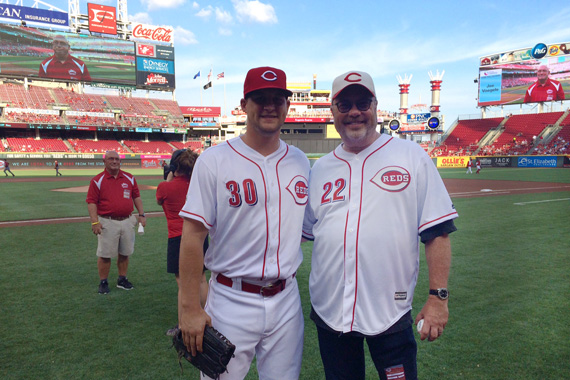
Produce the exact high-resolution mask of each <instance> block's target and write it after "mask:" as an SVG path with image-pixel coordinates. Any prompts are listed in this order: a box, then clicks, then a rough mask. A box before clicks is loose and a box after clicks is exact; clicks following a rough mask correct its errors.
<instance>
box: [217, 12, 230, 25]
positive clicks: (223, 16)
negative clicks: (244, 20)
mask: <svg viewBox="0 0 570 380" xmlns="http://www.w3.org/2000/svg"><path fill="white" fill-rule="evenodd" d="M232 19H233V17H232V15H231V14H230V12H228V11H225V10H223V9H222V8H216V20H217V21H218V22H221V23H225V24H229V23H230V22H231V21H232Z"/></svg>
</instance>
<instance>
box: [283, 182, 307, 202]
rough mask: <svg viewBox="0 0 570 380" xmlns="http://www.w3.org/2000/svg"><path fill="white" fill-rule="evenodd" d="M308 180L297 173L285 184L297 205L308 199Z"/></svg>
mask: <svg viewBox="0 0 570 380" xmlns="http://www.w3.org/2000/svg"><path fill="white" fill-rule="evenodd" d="M308 183H309V181H307V179H306V178H305V177H303V176H300V175H297V176H295V177H293V179H292V180H291V182H289V185H287V191H289V193H290V194H291V195H292V196H293V199H294V200H295V203H296V204H298V205H305V204H307V201H308V200H309V186H308Z"/></svg>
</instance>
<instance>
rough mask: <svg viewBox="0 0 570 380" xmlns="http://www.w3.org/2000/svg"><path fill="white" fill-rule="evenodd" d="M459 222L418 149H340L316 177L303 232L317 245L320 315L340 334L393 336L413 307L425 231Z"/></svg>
mask: <svg viewBox="0 0 570 380" xmlns="http://www.w3.org/2000/svg"><path fill="white" fill-rule="evenodd" d="M456 217H457V212H456V211H455V209H454V207H453V204H452V203H451V199H450V198H449V195H448V193H447V190H446V189H445V186H444V184H443V181H442V180H441V177H440V176H439V173H438V171H437V168H436V167H435V165H434V164H433V163H432V161H431V159H430V158H429V156H428V155H427V154H426V153H425V152H424V151H423V149H422V148H421V147H420V146H419V145H418V144H416V143H413V142H410V141H405V140H400V139H396V138H392V137H390V136H388V135H381V137H379V138H378V139H377V140H376V141H375V142H374V143H373V144H372V145H371V146H369V147H368V148H366V149H365V150H363V151H362V152H360V153H358V154H353V153H348V152H346V151H345V150H344V149H343V148H342V145H339V146H338V147H337V148H336V149H335V150H334V151H333V152H331V153H329V154H328V155H326V156H324V157H322V158H320V159H319V160H317V162H316V163H315V164H314V166H313V168H312V169H311V176H310V180H309V204H308V206H307V209H306V212H305V222H304V225H303V235H304V236H305V237H306V238H309V239H314V241H315V243H314V247H313V255H312V263H311V275H310V279H309V289H310V293H311V303H312V305H313V308H314V310H315V312H316V313H317V314H318V315H319V317H321V319H322V320H323V321H324V322H325V323H326V324H327V325H328V326H329V327H331V328H332V329H334V330H336V331H342V332H349V331H357V332H360V333H362V334H366V335H376V334H379V333H381V332H384V331H386V330H387V329H388V328H389V327H390V326H392V325H393V324H394V323H395V322H397V321H398V320H399V319H400V318H401V317H402V316H403V315H404V314H406V312H408V311H409V310H410V309H411V308H412V299H413V295H414V288H415V286H416V281H417V276H418V270H419V244H420V241H419V234H420V233H421V232H422V231H424V230H425V229H427V228H430V227H433V226H435V225H437V224H439V223H442V222H444V221H446V220H450V219H454V218H456Z"/></svg>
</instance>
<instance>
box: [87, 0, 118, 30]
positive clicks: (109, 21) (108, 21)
mask: <svg viewBox="0 0 570 380" xmlns="http://www.w3.org/2000/svg"><path fill="white" fill-rule="evenodd" d="M87 12H88V13H89V31H90V32H96V33H105V34H114V35H117V9H116V8H115V7H110V6H107V5H99V4H92V3H87Z"/></svg>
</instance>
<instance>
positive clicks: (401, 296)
mask: <svg viewBox="0 0 570 380" xmlns="http://www.w3.org/2000/svg"><path fill="white" fill-rule="evenodd" d="M407 298H408V292H396V293H394V301H405V300H406V299H407Z"/></svg>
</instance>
